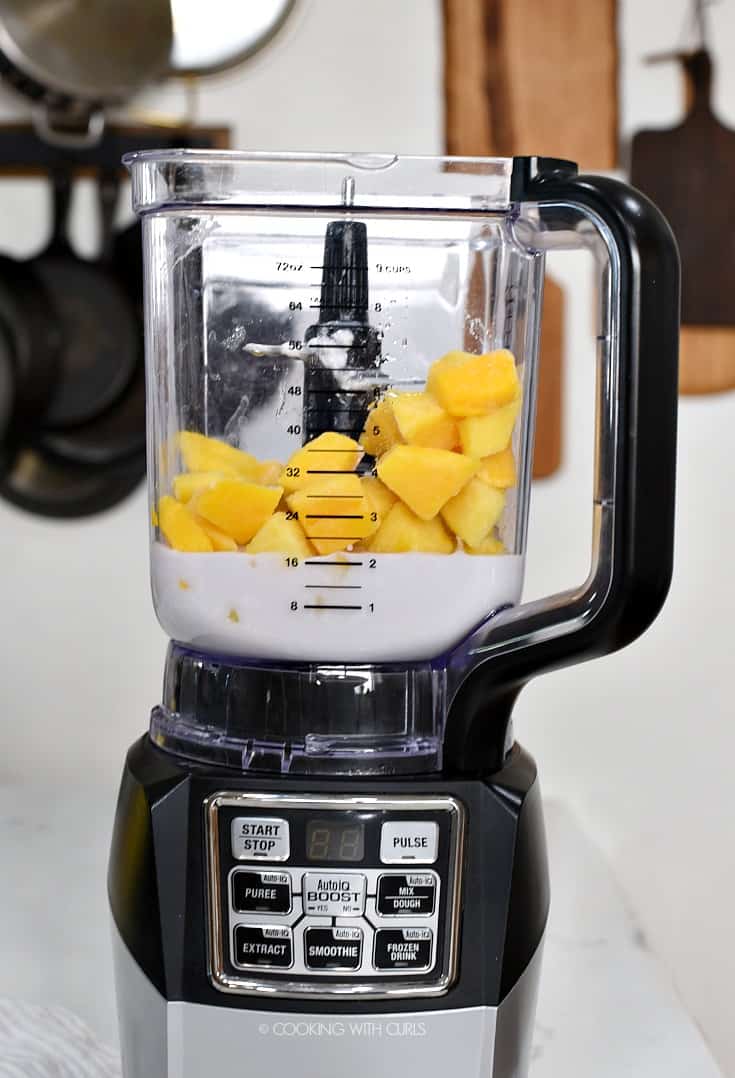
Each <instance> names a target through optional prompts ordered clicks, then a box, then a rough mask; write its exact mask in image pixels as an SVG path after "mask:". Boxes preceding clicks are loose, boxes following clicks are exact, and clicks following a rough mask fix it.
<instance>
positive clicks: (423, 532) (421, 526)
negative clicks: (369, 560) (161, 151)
mask: <svg viewBox="0 0 735 1078" xmlns="http://www.w3.org/2000/svg"><path fill="white" fill-rule="evenodd" d="M456 545H457V544H456V541H455V540H454V538H453V537H452V536H451V535H450V533H449V532H448V531H447V529H446V528H445V526H444V524H443V523H442V519H441V517H434V518H433V519H432V520H421V518H420V517H417V516H416V514H415V513H412V512H411V510H410V509H409V508H408V506H407V505H404V504H403V502H396V504H395V505H394V506H393V507H392V508H391V510H390V511H389V513H388V515H387V517H386V518H385V520H384V521H383V523H382V524H381V525H380V527H379V528H378V530H377V532H376V533H375V535H374V536H373V537H372V539H370V540H369V541H368V542H367V543H365V544H364V549H365V550H370V551H373V552H374V553H376V554H409V553H412V552H414V551H415V552H416V553H421V554H453V553H454V550H455V547H456Z"/></svg>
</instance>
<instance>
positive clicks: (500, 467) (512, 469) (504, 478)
mask: <svg viewBox="0 0 735 1078" xmlns="http://www.w3.org/2000/svg"><path fill="white" fill-rule="evenodd" d="M477 478H478V479H482V481H483V483H489V484H490V486H491V487H497V488H498V490H508V489H509V488H510V487H514V486H515V485H516V462H515V460H514V458H513V450H512V449H511V448H510V446H507V447H506V448H505V449H501V451H500V452H499V453H493V455H492V456H491V457H485V458H484V459H483V460H481V461H480V468H479V471H478V473H477Z"/></svg>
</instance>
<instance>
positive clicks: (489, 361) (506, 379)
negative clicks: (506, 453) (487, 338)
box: [426, 348, 521, 418]
mask: <svg viewBox="0 0 735 1078" xmlns="http://www.w3.org/2000/svg"><path fill="white" fill-rule="evenodd" d="M426 388H427V389H428V391H429V393H431V395H432V396H433V397H435V398H436V400H437V401H438V402H439V404H440V405H441V406H442V408H443V409H444V410H445V411H446V412H449V414H450V415H452V416H458V417H460V418H465V417H466V416H480V415H485V413H486V412H489V411H490V410H491V409H492V408H501V407H502V406H503V405H504V404H509V403H510V402H511V401H512V400H515V399H516V397H518V396H519V395H520V392H521V384H520V381H519V378H518V371H517V370H516V364H515V359H514V358H513V353H512V352H509V351H508V349H507V348H501V349H499V350H498V351H497V352H487V353H486V354H485V355H482V356H474V355H471V354H470V353H469V352H447V354H446V355H445V356H442V358H441V359H438V360H437V361H436V362H435V363H432V365H431V369H430V370H429V379H428V382H427V384H426Z"/></svg>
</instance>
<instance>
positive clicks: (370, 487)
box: [361, 475, 398, 520]
mask: <svg viewBox="0 0 735 1078" xmlns="http://www.w3.org/2000/svg"><path fill="white" fill-rule="evenodd" d="M361 482H362V492H363V494H364V495H365V497H366V498H367V500H368V501H369V502H370V505H371V507H372V508H373V509H374V510H375V512H376V513H377V514H378V517H379V519H380V520H383V519H384V518H385V517H386V516H387V515H388V512H389V510H390V509H391V507H392V506H394V505H395V504H396V502H397V500H398V499H397V498H396V496H395V494H394V493H393V491H392V490H388V488H387V486H386V485H385V483H381V482H380V480H379V479H375V478H374V477H373V476H372V475H366V476H363V478H362V480H361Z"/></svg>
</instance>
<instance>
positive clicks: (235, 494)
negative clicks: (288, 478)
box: [191, 479, 283, 546]
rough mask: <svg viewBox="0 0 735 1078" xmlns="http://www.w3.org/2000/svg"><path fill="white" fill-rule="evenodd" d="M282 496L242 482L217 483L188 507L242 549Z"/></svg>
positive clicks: (276, 489)
mask: <svg viewBox="0 0 735 1078" xmlns="http://www.w3.org/2000/svg"><path fill="white" fill-rule="evenodd" d="M282 493H283V490H282V488H281V487H264V486H262V485H261V484H259V483H248V482H247V481H246V480H245V479H220V481H219V483H216V484H215V485H214V486H213V487H210V488H209V489H208V490H203V491H202V493H201V494H198V495H197V496H196V498H195V499H194V500H193V503H191V504H192V508H193V509H194V512H195V513H197V514H198V515H199V516H201V517H204V519H205V520H208V521H209V522H210V523H211V524H214V526H215V527H216V528H220V529H221V531H223V532H224V533H225V534H226V535H229V536H231V538H232V539H234V540H235V542H236V543H237V544H238V545H240V546H242V545H243V544H244V543H249V542H250V540H251V539H252V538H253V536H254V535H255V533H256V532H257V531H258V529H259V528H261V527H262V526H263V524H265V522H266V520H267V519H268V517H269V516H270V515H271V513H272V512H273V511H274V509H275V508H276V506H277V505H278V502H279V501H280V498H281V494H282Z"/></svg>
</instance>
